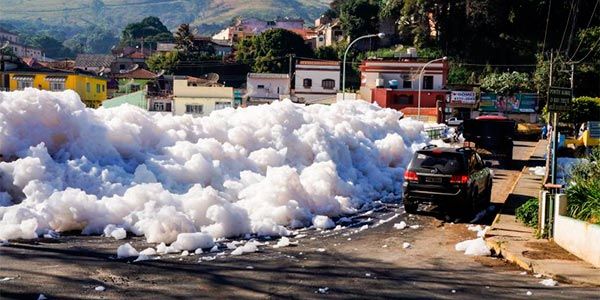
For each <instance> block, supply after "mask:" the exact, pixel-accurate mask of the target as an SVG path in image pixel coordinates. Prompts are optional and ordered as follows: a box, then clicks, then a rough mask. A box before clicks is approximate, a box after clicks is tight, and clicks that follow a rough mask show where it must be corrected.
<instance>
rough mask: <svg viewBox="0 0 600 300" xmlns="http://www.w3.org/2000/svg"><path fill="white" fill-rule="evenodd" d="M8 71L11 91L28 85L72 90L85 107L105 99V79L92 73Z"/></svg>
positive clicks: (97, 105) (98, 103)
mask: <svg viewBox="0 0 600 300" xmlns="http://www.w3.org/2000/svg"><path fill="white" fill-rule="evenodd" d="M8 73H9V88H10V90H11V91H16V90H23V89H25V88H28V87H33V88H37V89H40V90H47V91H64V90H73V91H75V92H77V94H79V97H80V98H81V101H82V102H83V103H85V105H86V106H87V107H92V108H98V107H99V106H101V105H102V101H104V100H106V99H107V93H106V90H107V89H106V82H107V79H106V78H103V77H98V76H94V75H92V74H87V73H82V72H77V71H63V70H53V69H46V68H44V69H41V68H40V69H27V70H24V71H17V70H13V71H9V72H8Z"/></svg>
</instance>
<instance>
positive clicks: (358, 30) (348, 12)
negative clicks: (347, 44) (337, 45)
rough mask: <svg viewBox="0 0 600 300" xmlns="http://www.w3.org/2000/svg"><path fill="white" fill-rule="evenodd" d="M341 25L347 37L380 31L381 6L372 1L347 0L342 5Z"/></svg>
mask: <svg viewBox="0 0 600 300" xmlns="http://www.w3.org/2000/svg"><path fill="white" fill-rule="evenodd" d="M340 24H341V26H342V29H343V30H344V33H345V34H346V36H349V37H350V38H351V39H355V38H357V37H359V36H362V35H365V34H370V33H376V32H378V31H379V5H378V2H376V1H371V0H347V1H345V2H342V3H341V5H340Z"/></svg>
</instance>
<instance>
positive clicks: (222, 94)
mask: <svg viewBox="0 0 600 300" xmlns="http://www.w3.org/2000/svg"><path fill="white" fill-rule="evenodd" d="M202 84H203V83H200V82H198V81H196V80H194V79H192V78H188V77H185V76H182V77H175V78H174V79H173V103H174V109H173V113H174V114H175V115H183V114H193V115H196V116H205V115H209V114H210V113H211V112H212V111H214V110H218V109H223V108H227V107H231V106H232V104H233V88H232V87H223V86H202Z"/></svg>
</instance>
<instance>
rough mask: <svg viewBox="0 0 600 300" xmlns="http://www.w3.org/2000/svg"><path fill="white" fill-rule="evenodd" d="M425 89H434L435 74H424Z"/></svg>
mask: <svg viewBox="0 0 600 300" xmlns="http://www.w3.org/2000/svg"><path fill="white" fill-rule="evenodd" d="M423 89H424V90H433V76H431V75H428V76H423Z"/></svg>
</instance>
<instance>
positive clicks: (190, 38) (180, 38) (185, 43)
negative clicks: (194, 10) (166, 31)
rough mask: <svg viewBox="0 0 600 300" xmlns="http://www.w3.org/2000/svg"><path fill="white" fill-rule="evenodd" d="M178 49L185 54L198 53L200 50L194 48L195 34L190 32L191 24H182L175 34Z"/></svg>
mask: <svg viewBox="0 0 600 300" xmlns="http://www.w3.org/2000/svg"><path fill="white" fill-rule="evenodd" d="M175 44H177V46H176V48H177V49H179V50H181V51H183V52H184V53H192V52H197V50H198V49H196V47H195V46H194V34H193V33H192V31H191V30H190V24H181V25H179V28H177V32H175Z"/></svg>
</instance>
